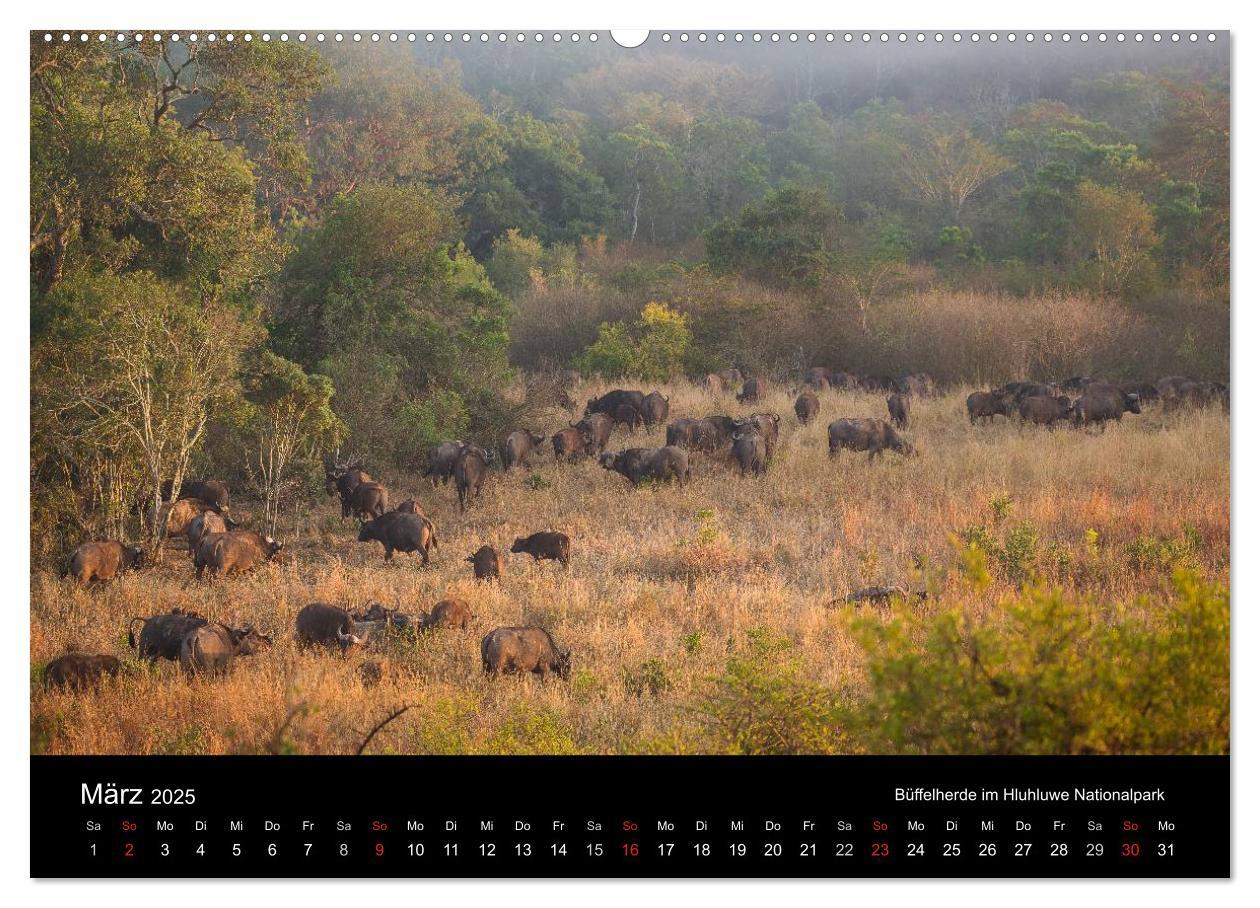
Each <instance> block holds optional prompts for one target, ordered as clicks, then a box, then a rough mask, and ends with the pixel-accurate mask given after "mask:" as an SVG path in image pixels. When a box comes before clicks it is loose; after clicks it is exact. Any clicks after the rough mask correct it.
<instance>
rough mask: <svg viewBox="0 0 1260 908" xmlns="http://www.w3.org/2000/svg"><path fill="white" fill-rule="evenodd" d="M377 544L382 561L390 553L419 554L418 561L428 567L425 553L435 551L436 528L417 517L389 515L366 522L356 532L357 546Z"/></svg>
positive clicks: (427, 555)
mask: <svg viewBox="0 0 1260 908" xmlns="http://www.w3.org/2000/svg"><path fill="white" fill-rule="evenodd" d="M373 540H375V541H377V542H379V543H380V544H381V545H382V546H384V547H385V560H386V561H389V560H391V559H392V558H393V557H394V552H419V553H420V557H421V559H423V561H424V563H425V564H426V565H427V564H428V563H429V549H431V548H437V544H438V542H437V528H436V527H434V525H433V521H431V520H430V519H429V518H428V517H424V516H422V515H420V514H406V513H403V512H401V511H390V512H388V513H386V514H382V515H381V516H380V517H377V518H376V519H375V520H369V521H367V523H365V524H363V526H362V527H360V528H359V542H371V541H373Z"/></svg>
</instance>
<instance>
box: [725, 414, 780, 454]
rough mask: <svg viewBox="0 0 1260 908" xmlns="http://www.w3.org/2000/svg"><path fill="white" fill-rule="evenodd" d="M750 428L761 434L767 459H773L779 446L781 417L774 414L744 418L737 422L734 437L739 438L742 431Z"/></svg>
mask: <svg viewBox="0 0 1260 908" xmlns="http://www.w3.org/2000/svg"><path fill="white" fill-rule="evenodd" d="M748 428H751V429H752V430H754V431H756V432H759V433H760V434H761V437H762V438H763V439H765V442H766V458H767V459H768V460H769V459H772V458H773V457H774V452H775V449H776V448H777V447H778V446H779V417H778V416H777V415H776V414H774V413H754V414H753V415H752V416H742V417H740V418H739V419H737V420H735V433H734V435H733V436H732V437H733V438H735V437H738V435H739V433H740V432H741V431H743V430H745V429H748Z"/></svg>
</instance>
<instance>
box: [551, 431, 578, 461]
mask: <svg viewBox="0 0 1260 908" xmlns="http://www.w3.org/2000/svg"><path fill="white" fill-rule="evenodd" d="M586 446H587V436H586V435H584V434H583V433H582V430H581V429H575V428H573V427H572V426H569V428H567V429H561V430H560V431H559V432H557V433H556V434H555V435H553V436H551V449H552V450H553V451H555V452H556V460H568V461H569V462H572V461H575V460H577V459H578V458H579V457H581V456H582V455H583V454H585V453H586Z"/></svg>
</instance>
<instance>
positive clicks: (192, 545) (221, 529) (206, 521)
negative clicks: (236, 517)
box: [184, 511, 228, 558]
mask: <svg viewBox="0 0 1260 908" xmlns="http://www.w3.org/2000/svg"><path fill="white" fill-rule="evenodd" d="M227 531H228V525H227V522H226V521H225V520H224V519H223V518H222V517H220V516H219V515H218V514H216V513H215V512H214V511H206V512H205V513H204V514H198V515H197V516H196V517H194V518H193V519H192V521H191V522H190V523H189V524H188V529H187V530H185V531H184V536H185V538H186V539H187V540H188V557H189V558H192V557H193V556H195V555H196V554H197V546H199V545H201V540H202V539H204V538H205V537H206V535H207V534H209V533H226V532H227Z"/></svg>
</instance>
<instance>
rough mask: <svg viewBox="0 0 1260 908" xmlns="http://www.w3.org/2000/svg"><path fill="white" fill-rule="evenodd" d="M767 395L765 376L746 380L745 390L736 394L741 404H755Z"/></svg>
mask: <svg viewBox="0 0 1260 908" xmlns="http://www.w3.org/2000/svg"><path fill="white" fill-rule="evenodd" d="M765 396H766V381H765V379H764V378H750V379H748V380H747V381H745V382H744V390H742V391H740V392H739V393H738V394H736V395H735V399H736V400H738V401H739V402H740V403H741V404H755V403H757V402H758V401H760V400H761V399H762V398H764V397H765Z"/></svg>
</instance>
